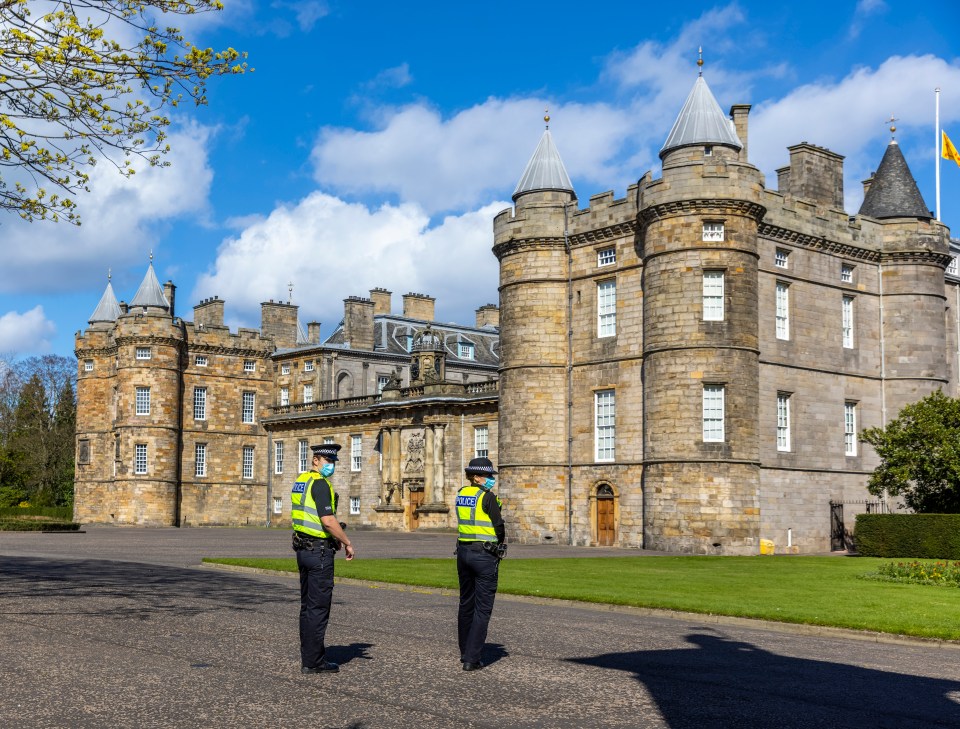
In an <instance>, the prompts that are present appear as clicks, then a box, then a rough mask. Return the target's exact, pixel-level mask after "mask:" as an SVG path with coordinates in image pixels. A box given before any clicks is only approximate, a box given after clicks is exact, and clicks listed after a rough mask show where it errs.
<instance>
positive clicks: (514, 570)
mask: <svg viewBox="0 0 960 729" xmlns="http://www.w3.org/2000/svg"><path fill="white" fill-rule="evenodd" d="M203 561H204V562H213V563H220V564H231V565H241V566H246V567H257V568H261V569H269V570H279V571H289V572H296V570H297V566H296V560H295V559H292V558H291V559H242V558H230V559H227V558H224V559H219V558H207V559H204V560H203ZM885 562H889V560H883V559H872V558H865V557H860V558H843V557H775V556H774V557H618V558H617V559H603V558H596V557H593V558H589V557H588V558H573V559H517V560H510V559H507V560H505V561H504V562H503V563H502V564H501V566H500V587H499V591H500V592H501V593H509V594H513V595H532V596H536V597H549V598H558V599H563V600H578V601H582V602H596V603H608V604H612V605H631V606H634V607H647V608H661V609H666V610H681V611H685V612H693V613H706V614H711V615H732V616H736V617H745V618H759V619H762V620H775V621H779V622H785V623H802V624H806V625H823V626H830V627H836V628H852V629H855V630H869V631H876V632H882V633H894V634H899V635H910V636H916V637H922V638H940V639H944V640H960V590H958V589H956V588H951V587H937V586H930V585H916V584H904V583H891V582H878V581H872V580H865V579H861V578H862V577H863V576H864V575H866V574H868V573H875V572H877V570H878V569H879V566H880V565H881V564H883V563H885ZM336 569H337V576H338V577H351V578H354V579H361V580H374V581H377V582H392V583H399V584H407V585H421V586H425V587H445V588H450V589H457V573H456V566H455V564H454V561H453V559H370V560H362V559H358V560H355V561H352V562H346V561H344V560H337V567H336Z"/></svg>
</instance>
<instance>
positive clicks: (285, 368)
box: [280, 362, 290, 375]
mask: <svg viewBox="0 0 960 729" xmlns="http://www.w3.org/2000/svg"><path fill="white" fill-rule="evenodd" d="M280 374H281V375H289V374H290V363H289V362H284V363H283V364H282V365H280Z"/></svg>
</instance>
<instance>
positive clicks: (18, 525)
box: [0, 519, 80, 532]
mask: <svg viewBox="0 0 960 729" xmlns="http://www.w3.org/2000/svg"><path fill="white" fill-rule="evenodd" d="M79 530H80V525H79V524H77V523H76V522H72V521H39V520H29V519H0V532H76V531H79Z"/></svg>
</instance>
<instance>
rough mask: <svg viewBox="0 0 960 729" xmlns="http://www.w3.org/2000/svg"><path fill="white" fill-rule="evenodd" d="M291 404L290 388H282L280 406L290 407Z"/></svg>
mask: <svg viewBox="0 0 960 729" xmlns="http://www.w3.org/2000/svg"><path fill="white" fill-rule="evenodd" d="M289 404H290V388H289V387H281V388H280V405H281V406H282V405H289Z"/></svg>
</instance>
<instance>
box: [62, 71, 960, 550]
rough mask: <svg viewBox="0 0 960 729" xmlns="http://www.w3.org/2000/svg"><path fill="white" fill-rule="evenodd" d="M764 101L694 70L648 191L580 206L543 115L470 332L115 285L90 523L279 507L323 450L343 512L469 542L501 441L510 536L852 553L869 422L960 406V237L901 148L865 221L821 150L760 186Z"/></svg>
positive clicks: (792, 153)
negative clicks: (468, 478) (323, 328)
mask: <svg viewBox="0 0 960 729" xmlns="http://www.w3.org/2000/svg"><path fill="white" fill-rule="evenodd" d="M749 111H750V107H749V106H747V105H734V106H732V107H731V108H730V113H729V115H727V114H725V113H723V111H722V110H721V108H720V106H719V104H718V103H717V101H716V99H715V98H714V96H713V94H712V93H711V91H710V90H709V88H708V86H707V84H706V81H705V80H704V79H703V78H702V76H701V77H698V78H697V80H696V82H695V84H694V86H693V89H692V90H691V92H690V95H689V96H688V98H687V100H686V103H685V104H684V106H683V108H682V109H681V110H680V113H679V115H678V118H677V120H676V123H675V124H674V126H673V128H672V129H671V130H669V133H668V134H667V137H666V142H665V143H664V145H663V148H662V149H661V152H660V158H661V160H662V173H661V175H660V177H659V178H654V177H653V176H652V175H651V174H650V173H649V172H648V173H646V174H645V175H643V176H642V177H641V178H640V180H639V182H638V183H637V184H636V185H632V186H630V187H629V188H628V189H627V193H626V196H625V197H623V198H619V199H617V198H615V197H614V195H613V193H612V192H606V193H601V194H599V195H594V196H593V197H591V198H590V200H589V205H588V206H586V207H580V203H579V201H578V197H577V195H576V193H575V191H574V188H573V185H572V184H571V182H570V178H569V177H568V175H567V172H566V170H565V168H564V165H563V162H562V160H561V157H560V154H559V152H558V150H557V149H556V147H555V145H554V143H553V140H552V138H551V135H550V132H549V129H548V130H547V131H545V132H544V134H543V137H542V139H541V141H540V144H539V146H538V147H537V149H536V151H535V153H534V155H533V157H532V158H531V159H530V161H529V163H528V166H527V168H526V170H525V172H524V174H523V175H522V177H521V179H520V183H519V184H518V186H517V188H516V191H515V194H514V203H515V205H514V207H513V208H511V209H508V210H505V211H503V212H502V213H500V214H499V215H497V216H496V219H495V220H494V222H493V228H494V234H493V253H494V254H495V255H496V256H497V258H498V260H499V262H500V302H499V308H498V307H496V306H494V305H488V306H485V307H482V308H480V309H479V310H478V311H477V321H476V325H475V326H473V327H468V326H456V325H446V324H444V325H440V324H438V323H436V322H434V321H433V318H434V317H433V300H432V299H430V298H429V297H426V296H422V295H419V294H407V295H406V296H404V297H403V304H404V305H403V315H402V316H398V315H394V314H392V313H391V306H390V293H389V292H386V291H383V290H377V289H375V290H374V291H371V292H370V298H369V299H366V298H356V297H354V298H350V299H347V300H346V301H345V309H344V321H343V323H342V325H341V326H340V327H338V328H337V330H336V331H335V332H334V334H333V335H332V336H331V337H330V338H329V339H328V340H327V341H325V342H323V343H320V341H319V337H318V333H319V325H316V324H310V325H308V329H307V332H306V333H304V332H303V330H302V328H301V327H300V326H299V324H298V321H297V307H296V306H294V305H292V304H290V303H274V302H268V303H264V304H263V308H262V322H261V327H260V329H259V330H254V329H239V330H238V331H237V332H236V333H233V332H230V331H229V330H228V329H227V328H226V327H224V325H223V306H224V304H223V302H222V301H221V300H220V299H217V298H214V299H209V300H206V301H203V302H201V303H200V304H198V305H197V306H196V307H194V312H193V321H185V320H183V319H181V318H180V317H178V316H176V314H175V311H174V292H175V290H174V287H173V284H172V283H170V282H168V283H167V284H166V285H165V286H163V287H161V286H160V284H159V283H158V282H157V280H156V278H155V276H154V274H153V270H152V266H151V268H150V270H148V273H147V276H146V278H145V280H144V283H143V285H142V286H141V287H140V290H139V291H138V292H137V294H136V295H135V296H134V298H133V299H132V300H131V302H130V304H129V305H127V304H119V303H118V302H117V301H116V298H115V296H114V294H113V291H112V289H111V287H110V286H109V285H108V287H107V291H106V292H105V294H104V297H103V299H102V300H101V302H100V304H99V305H98V306H97V308H96V311H95V312H94V314H93V316H92V317H91V319H90V324H89V327H88V328H87V329H86V330H85V331H84V332H81V333H78V335H77V340H76V353H77V357H78V360H79V383H78V399H79V407H78V416H77V418H78V426H77V430H78V433H77V439H78V451H77V455H78V457H77V480H76V518H77V520H79V521H83V522H96V521H105V522H117V523H134V524H179V525H184V526H186V525H195V524H196V525H199V524H247V523H249V524H277V523H284V520H287V521H288V520H289V493H288V492H289V482H290V481H292V480H293V479H294V478H295V477H296V475H297V473H299V471H300V470H303V469H304V468H306V463H307V444H312V443H316V442H319V441H321V440H323V439H334V440H336V441H337V442H340V443H343V444H344V450H343V451H342V456H343V457H342V459H341V460H342V462H341V464H340V467H339V469H338V472H337V473H338V475H337V488H338V490H339V491H340V492H341V496H343V497H344V498H348V499H349V508H347V509H344V508H341V510H340V513H341V514H344V515H345V517H344V518H345V520H347V521H349V522H351V523H354V524H359V525H375V526H381V527H386V528H392V529H398V530H411V529H416V528H452V527H453V526H454V525H455V518H454V515H453V513H452V511H451V509H450V506H451V504H452V496H453V494H454V492H455V490H456V488H457V486H458V485H459V484H460V483H461V480H462V477H461V474H462V467H463V464H464V463H465V462H466V460H469V458H472V457H474V456H475V455H480V454H486V455H489V456H490V457H491V458H492V459H494V461H495V462H497V463H498V465H499V468H500V477H499V478H500V486H499V493H500V495H501V497H502V498H503V500H504V502H505V513H506V515H507V519H508V522H509V529H510V534H511V537H512V538H515V539H516V540H518V541H523V542H537V543H548V542H554V543H563V544H594V545H619V546H623V547H645V548H649V549H660V550H669V551H674V552H687V553H701V554H756V553H757V552H758V551H759V549H760V544H761V540H769V541H771V542H773V543H774V544H775V545H776V549H777V550H778V551H787V552H805V553H809V552H821V551H827V550H829V549H831V547H832V548H842V547H843V546H844V539H845V532H846V531H849V528H850V522H851V521H852V519H851V516H852V515H853V514H855V513H857V512H858V511H864V510H866V509H868V508H871V504H870V499H871V497H869V495H868V493H867V491H866V488H865V486H866V481H867V477H868V474H869V473H870V472H871V471H872V469H873V468H874V467H875V466H876V463H877V460H876V456H875V454H874V453H873V452H872V450H870V449H869V448H867V447H865V446H864V445H863V444H861V443H860V442H859V439H858V435H859V433H860V432H861V430H863V429H864V428H868V427H871V426H875V425H882V424H883V423H885V422H887V421H888V420H889V419H891V418H893V417H895V416H896V414H897V413H898V411H899V410H900V408H901V407H903V406H904V405H905V404H907V403H910V402H913V401H915V400H917V399H919V398H921V397H923V396H924V395H926V394H928V393H930V392H932V391H934V390H936V389H937V388H942V389H943V390H944V391H945V392H947V393H948V394H950V395H953V396H955V395H957V380H958V356H960V349H958V331H960V318H958V311H960V279H958V277H957V275H956V274H957V270H956V258H955V257H956V256H957V254H958V252H960V245H958V244H957V242H956V241H951V239H950V236H949V230H948V228H947V227H946V226H945V225H943V224H942V223H940V222H938V221H937V220H935V219H934V216H933V215H932V214H931V213H930V211H929V209H928V207H927V205H926V204H925V203H924V201H923V199H922V197H921V195H920V192H919V190H918V188H917V185H916V182H915V180H914V178H913V177H912V175H911V173H910V170H909V167H908V165H907V162H906V160H905V159H904V157H903V154H902V153H901V151H900V148H899V146H898V145H897V143H896V141H891V142H890V144H889V145H888V146H887V148H886V150H885V152H884V153H883V155H882V158H881V159H880V160H879V166H878V168H877V171H876V173H874V174H873V175H872V176H871V177H870V179H868V180H866V181H865V182H864V183H863V184H864V189H865V197H864V200H863V204H862V205H861V207H860V209H859V211H858V212H857V214H855V215H851V214H850V213H848V212H847V211H846V210H845V209H844V200H843V157H842V156H841V155H839V154H837V153H835V152H833V151H830V150H827V149H824V148H822V147H818V146H816V145H813V144H809V143H806V142H802V143H798V144H796V145H794V146H792V147H790V148H789V150H788V151H789V165H788V166H786V167H783V168H782V169H780V170H777V181H776V183H777V184H776V189H773V188H771V187H768V186H767V184H766V181H765V180H764V176H763V175H762V174H761V173H760V171H759V170H758V169H757V168H756V167H754V166H753V165H752V164H751V163H750V161H749V157H748V117H749ZM878 157H880V155H879V154H878ZM498 378H499V382H498ZM880 506H881V507H883V508H886V506H885V505H882V504H881V505H880ZM844 508H845V509H846V513H844ZM844 519H846V527H845V526H844Z"/></svg>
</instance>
